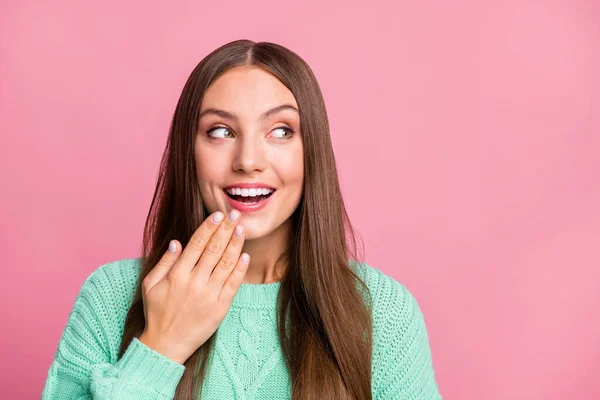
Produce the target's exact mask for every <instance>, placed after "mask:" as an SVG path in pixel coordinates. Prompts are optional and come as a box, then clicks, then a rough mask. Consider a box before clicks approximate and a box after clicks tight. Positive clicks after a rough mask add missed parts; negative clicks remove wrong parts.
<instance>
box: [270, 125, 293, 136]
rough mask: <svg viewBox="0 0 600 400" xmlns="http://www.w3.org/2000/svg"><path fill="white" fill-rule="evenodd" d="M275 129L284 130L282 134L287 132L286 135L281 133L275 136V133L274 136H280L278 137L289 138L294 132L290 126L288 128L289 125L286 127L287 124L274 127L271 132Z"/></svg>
mask: <svg viewBox="0 0 600 400" xmlns="http://www.w3.org/2000/svg"><path fill="white" fill-rule="evenodd" d="M277 130H279V131H283V132H284V134H285V133H287V134H288V135H287V136H283V135H281V136H277V135H276V137H277V138H280V139H289V138H290V137H292V135H293V134H294V130H293V129H292V128H290V127H287V126H279V127H277V128H275V129H274V130H273V132H275V131H277Z"/></svg>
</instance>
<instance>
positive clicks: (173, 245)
mask: <svg viewBox="0 0 600 400" xmlns="http://www.w3.org/2000/svg"><path fill="white" fill-rule="evenodd" d="M180 253H181V243H179V242H178V241H177V240H171V242H170V243H169V248H168V249H167V251H166V252H165V253H164V254H163V256H162V257H161V259H160V260H159V261H158V264H156V265H155V266H154V268H152V270H151V271H150V272H149V273H148V275H146V277H145V278H144V280H143V281H142V293H148V292H149V291H150V289H152V288H153V287H154V285H156V284H157V283H158V282H160V281H161V280H162V279H163V278H164V277H165V275H167V273H168V272H169V271H170V270H171V267H172V266H173V264H175V261H177V259H178V258H179V255H180Z"/></svg>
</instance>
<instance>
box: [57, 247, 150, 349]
mask: <svg viewBox="0 0 600 400" xmlns="http://www.w3.org/2000/svg"><path fill="white" fill-rule="evenodd" d="M140 271H141V258H132V259H122V260H116V261H112V262H109V263H106V264H103V265H100V266H99V267H97V268H96V269H94V270H93V271H92V272H91V273H90V274H89V275H88V277H87V278H86V279H85V281H84V282H83V284H82V285H81V289H80V291H79V294H78V295H77V298H76V299H75V305H74V307H73V310H72V311H71V314H70V316H69V322H68V325H67V331H70V330H75V329H81V327H82V326H89V327H94V328H93V329H92V330H93V331H94V332H90V333H89V334H90V335H93V336H95V337H96V339H95V340H97V341H98V342H99V343H101V344H102V347H103V348H104V351H106V352H107V353H108V354H107V355H108V356H109V357H110V358H111V359H114V360H115V361H116V357H117V356H118V350H119V346H120V341H121V338H122V335H123V330H124V326H125V319H126V317H127V313H128V312H129V308H130V306H131V302H132V301H133V297H134V295H135V289H136V286H137V280H138V277H139V274H140Z"/></svg>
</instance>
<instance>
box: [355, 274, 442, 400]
mask: <svg viewBox="0 0 600 400" xmlns="http://www.w3.org/2000/svg"><path fill="white" fill-rule="evenodd" d="M353 269H354V270H355V272H356V273H357V275H358V276H359V277H360V278H361V280H363V282H364V283H365V284H366V286H367V287H368V289H369V293H370V294H371V299H372V317H373V360H372V375H373V384H374V391H375V393H377V394H378V396H377V397H380V398H399V397H402V398H404V397H403V396H405V395H406V394H407V393H412V392H413V391H414V393H421V395H420V396H422V397H418V396H417V397H418V398H423V399H438V398H440V397H439V394H438V391H437V383H436V382H435V378H434V373H433V363H432V356H431V349H430V346H429V337H428V333H427V329H426V326H425V317H424V315H423V313H422V311H421V308H420V306H419V304H418V302H417V299H416V298H415V296H414V295H413V294H412V293H411V292H410V291H409V290H408V288H407V287H406V286H404V285H403V284H402V283H400V282H399V281H397V280H396V279H394V278H393V277H392V276H390V275H388V274H386V273H384V272H382V271H380V270H379V269H377V268H375V267H372V266H370V265H368V264H366V263H360V264H359V263H355V265H354V266H353ZM409 382H413V384H409ZM409 397H410V396H409Z"/></svg>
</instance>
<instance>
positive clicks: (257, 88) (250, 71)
mask: <svg viewBox="0 0 600 400" xmlns="http://www.w3.org/2000/svg"><path fill="white" fill-rule="evenodd" d="M281 104H291V105H294V106H295V107H296V108H298V104H297V103H296V99H295V97H294V95H293V93H292V92H291V91H290V90H289V89H288V88H287V87H286V86H285V85H284V84H283V83H281V81H280V80H279V79H277V77H275V76H274V75H273V74H271V73H270V72H267V71H265V70H264V69H262V68H258V67H254V66H239V67H234V68H231V69H229V70H227V71H226V72H224V73H223V74H222V75H221V76H219V77H218V78H217V79H216V80H215V81H214V82H213V83H212V84H211V85H210V86H209V87H208V89H207V91H206V93H205V94H204V98H203V100H202V105H201V111H202V110H203V109H205V108H221V109H225V110H228V111H232V112H236V113H246V114H255V113H262V112H263V111H264V110H267V109H271V108H273V107H277V106H279V105H281Z"/></svg>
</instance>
